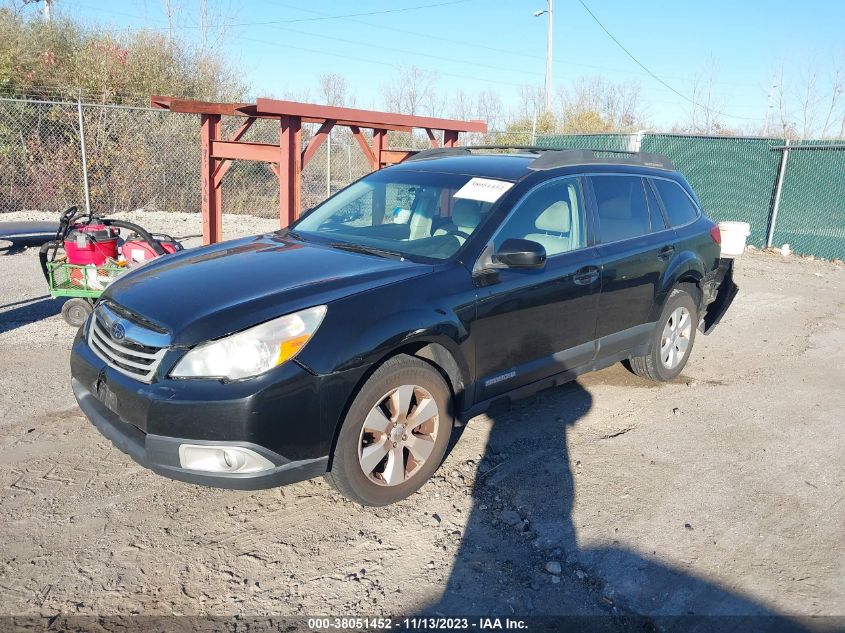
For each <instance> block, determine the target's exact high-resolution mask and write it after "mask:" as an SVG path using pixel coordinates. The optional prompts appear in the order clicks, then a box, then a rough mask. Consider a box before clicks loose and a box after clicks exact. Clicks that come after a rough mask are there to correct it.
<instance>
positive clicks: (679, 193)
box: [652, 178, 698, 226]
mask: <svg viewBox="0 0 845 633" xmlns="http://www.w3.org/2000/svg"><path fill="white" fill-rule="evenodd" d="M652 183H653V184H654V186H655V187H656V188H657V193H658V194H659V195H660V199H661V200H662V201H663V208H664V209H665V210H666V217H667V218H668V219H669V225H670V226H682V225H684V224H688V223H689V222H692V221H693V220H694V219H695V218H696V217H698V209H697V208H696V207H695V205H694V204H693V202H692V200H690V197H689V196H688V195H687V192H686V191H684V190H683V189H682V188H681V185H679V184H678V183H676V182H672V181H671V180H663V179H662V178H653V179H652Z"/></svg>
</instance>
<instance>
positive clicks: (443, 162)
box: [386, 148, 680, 181]
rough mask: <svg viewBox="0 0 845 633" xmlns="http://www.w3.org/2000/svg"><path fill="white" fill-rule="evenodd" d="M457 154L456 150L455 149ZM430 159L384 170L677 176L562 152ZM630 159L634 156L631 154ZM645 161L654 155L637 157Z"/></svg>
mask: <svg viewBox="0 0 845 633" xmlns="http://www.w3.org/2000/svg"><path fill="white" fill-rule="evenodd" d="M455 150H456V151H459V150H460V148H455ZM431 152H432V155H431V156H430V157H428V156H427V157H422V156H421V157H420V158H416V159H409V160H406V161H404V162H402V163H398V164H396V165H392V166H390V167H387V168H386V169H388V170H391V171H424V172H436V173H453V174H465V175H468V176H476V177H480V178H497V179H499V180H509V181H518V180H521V179H523V178H525V177H526V176H529V175H531V174H534V173H537V172H538V171H540V172H546V173H547V174H548V176H552V175H558V174H562V173H567V172H573V171H577V172H581V173H583V172H597V171H604V172H607V171H610V172H615V173H630V174H637V175H640V176H647V175H655V176H663V177H668V178H672V179H676V178H677V177H679V176H680V174H679V173H678V172H677V171H676V170H675V169H674V168H673V167H671V163H668V159H667V163H668V164H667V166H664V167H657V166H654V165H651V164H649V163H647V162H642V161H641V160H640V161H639V162H634V160H632V161H631V162H628V160H627V157H617V156H611V157H605V158H602V157H599V156H595V155H594V154H593V152H592V150H586V151H583V150H574V151H572V150H563V151H554V150H552V151H548V152H542V153H537V152H521V153H509V154H503V153H495V154H489V153H488V154H478V153H475V154H474V153H469V152H464V153H454V154H453V153H450V152H449V150H448V149H447V148H443V149H441V150H431ZM634 156H637V155H636V154H634ZM639 156H643V157H649V156H654V155H645V154H642V155H639Z"/></svg>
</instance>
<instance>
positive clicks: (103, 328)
mask: <svg viewBox="0 0 845 633" xmlns="http://www.w3.org/2000/svg"><path fill="white" fill-rule="evenodd" d="M116 316H117V315H115V314H114V313H113V312H112V311H110V310H108V309H107V308H104V307H98V309H97V310H95V312H94V314H93V316H92V317H91V322H90V325H89V328H88V345H89V347H90V348H91V350H92V351H93V352H94V353H95V354H96V355H97V356H99V357H100V358H101V359H102V360H103V361H105V363H106V364H107V365H108V366H109V367H111V368H112V369H116V370H117V371H119V372H121V373H122V374H126V375H127V376H131V377H132V378H135V379H137V380H140V381H141V382H147V383H149V382H152V380H153V376H155V373H156V370H157V369H158V366H159V364H160V363H161V359H162V357H163V356H164V354H165V352H167V348H166V347H153V346H150V345H143V344H141V343H139V342H137V341H133V340H131V339H130V338H128V337H127V338H121V339H119V341H118V340H116V339H115V338H114V336H113V335H112V327H113V325H114V323H115V322H116V319H115V318H114V317H116ZM123 323H126V321H123ZM131 328H132V331H133V332H136V333H137V332H138V331H139V328H141V326H139V325H138V324H136V323H133V324H131ZM141 329H144V328H141ZM150 333H151V334H153V333H152V332H150Z"/></svg>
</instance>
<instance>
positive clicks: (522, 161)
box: [387, 154, 537, 181]
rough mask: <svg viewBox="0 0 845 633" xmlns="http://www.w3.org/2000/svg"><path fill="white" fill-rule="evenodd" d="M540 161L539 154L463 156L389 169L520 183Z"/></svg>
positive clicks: (429, 159) (413, 163)
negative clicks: (532, 165)
mask: <svg viewBox="0 0 845 633" xmlns="http://www.w3.org/2000/svg"><path fill="white" fill-rule="evenodd" d="M536 158H537V155H536V154H460V155H457V156H441V157H432V158H426V159H422V160H414V161H406V162H404V163H399V164H397V165H392V166H391V167H388V168H387V169H389V170H391V171H429V172H439V173H453V174H466V175H468V176H478V177H481V178H498V179H500V180H514V181H516V180H520V179H521V178H523V177H525V176H527V175H528V174H530V173H531V170H530V169H529V168H528V166H529V165H530V164H531V163H532V162H534V160H535V159H536Z"/></svg>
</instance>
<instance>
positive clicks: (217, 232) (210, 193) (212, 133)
mask: <svg viewBox="0 0 845 633" xmlns="http://www.w3.org/2000/svg"><path fill="white" fill-rule="evenodd" d="M220 131H221V125H220V115H219V114H203V115H201V117H200V147H201V155H202V168H201V169H200V191H201V196H202V200H201V207H202V208H201V210H202V243H203V244H215V243H217V242H219V241H221V240H222V239H223V200H222V198H221V196H220V193H221V191H220V186H219V184H218V183H215V178H214V172H215V171H216V169H217V164H218V162H219V161H218V160H217V159H215V158H214V157H213V156H212V150H211V144H212V142H213V141H216V140H217V139H219V138H220Z"/></svg>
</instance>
